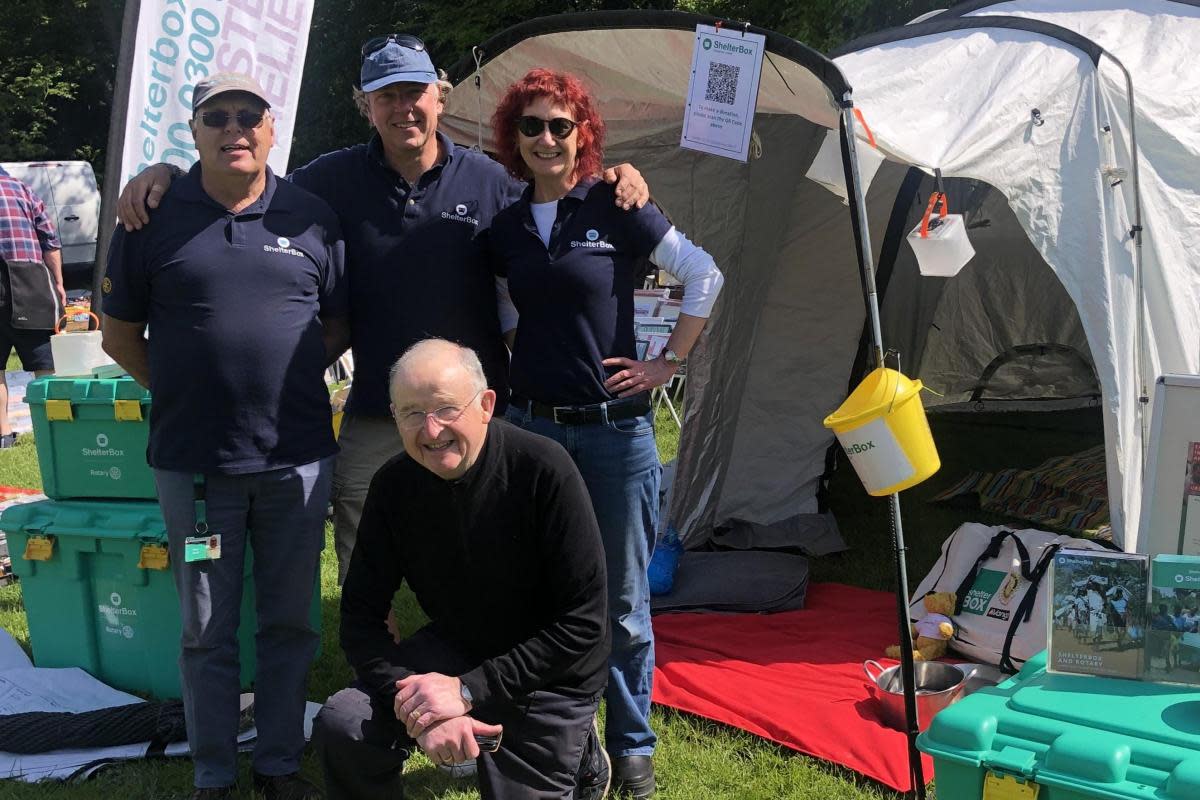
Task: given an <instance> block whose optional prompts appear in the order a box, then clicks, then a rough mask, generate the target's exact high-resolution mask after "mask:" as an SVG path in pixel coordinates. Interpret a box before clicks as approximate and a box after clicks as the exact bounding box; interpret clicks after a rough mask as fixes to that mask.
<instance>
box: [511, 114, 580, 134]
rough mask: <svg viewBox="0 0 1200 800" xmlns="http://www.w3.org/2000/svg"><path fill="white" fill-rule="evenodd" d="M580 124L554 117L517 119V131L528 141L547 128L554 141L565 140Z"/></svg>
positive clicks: (564, 118)
mask: <svg viewBox="0 0 1200 800" xmlns="http://www.w3.org/2000/svg"><path fill="white" fill-rule="evenodd" d="M582 124H583V123H581V122H576V121H575V120H573V119H567V118H566V117H555V118H554V119H542V118H541V117H517V130H519V131H520V132H521V135H522V136H528V137H529V138H530V139H534V138H537V137H538V136H541V135H542V131H544V130H546V129H547V128H549V129H550V135H551V136H553V137H554V138H555V139H565V138H567V137H568V136H570V135H571V131H573V130H575V126H576V125H582Z"/></svg>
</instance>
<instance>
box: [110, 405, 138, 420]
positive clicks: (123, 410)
mask: <svg viewBox="0 0 1200 800" xmlns="http://www.w3.org/2000/svg"><path fill="white" fill-rule="evenodd" d="M113 419H115V420H116V421H117V422H141V421H142V401H141V400H113Z"/></svg>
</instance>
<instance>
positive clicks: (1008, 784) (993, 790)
mask: <svg viewBox="0 0 1200 800" xmlns="http://www.w3.org/2000/svg"><path fill="white" fill-rule="evenodd" d="M1040 788H1041V787H1040V786H1038V784H1036V783H1034V782H1033V781H1026V782H1024V783H1022V782H1021V781H1018V780H1017V779H1016V778H1014V777H1013V776H1011V775H999V774H997V773H995V772H988V774H987V777H985V778H984V780H983V800H1037V796H1038V789H1040Z"/></svg>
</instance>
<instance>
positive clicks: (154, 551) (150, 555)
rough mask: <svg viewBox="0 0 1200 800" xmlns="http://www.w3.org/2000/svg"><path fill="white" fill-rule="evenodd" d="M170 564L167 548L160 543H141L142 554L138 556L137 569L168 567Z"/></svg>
mask: <svg viewBox="0 0 1200 800" xmlns="http://www.w3.org/2000/svg"><path fill="white" fill-rule="evenodd" d="M170 566H171V559H170V556H168V555H167V548H165V547H163V546H162V545H161V544H144V545H142V554H141V555H140V556H139V557H138V569H168V568H170Z"/></svg>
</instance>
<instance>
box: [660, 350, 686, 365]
mask: <svg viewBox="0 0 1200 800" xmlns="http://www.w3.org/2000/svg"><path fill="white" fill-rule="evenodd" d="M662 357H663V359H664V360H665V361H666V362H667V363H668V364H671V365H674V366H678V365H679V364H682V363H683V359H682V358H680V357H679V354H678V353H676V352H675V351H674V350H672V349H671V348H669V347H668V348H667V349H666V350H663V353H662Z"/></svg>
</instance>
